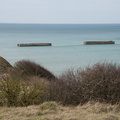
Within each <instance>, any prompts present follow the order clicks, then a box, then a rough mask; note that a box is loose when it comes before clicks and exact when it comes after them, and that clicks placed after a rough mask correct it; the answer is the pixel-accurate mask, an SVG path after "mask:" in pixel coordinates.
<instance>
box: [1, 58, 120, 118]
mask: <svg viewBox="0 0 120 120" xmlns="http://www.w3.org/2000/svg"><path fill="white" fill-rule="evenodd" d="M0 59H2V64H0V69H1V70H0V106H1V108H0V109H1V110H0V111H1V112H0V113H2V114H1V115H0V119H1V120H2V119H5V118H4V116H5V115H4V114H5V111H6V110H7V113H9V114H10V117H11V115H13V116H14V113H11V112H10V111H9V110H10V109H12V110H13V111H14V110H15V109H18V111H19V109H21V110H22V109H23V110H25V109H26V110H27V109H28V108H29V106H31V105H32V106H31V107H30V109H31V108H32V107H33V110H34V109H35V116H36V118H34V119H35V120H37V119H38V118H39V117H41V116H44V112H45V111H48V110H45V111H44V109H48V108H46V107H45V106H43V107H42V108H41V105H44V104H46V103H47V105H48V106H47V107H53V108H54V107H55V109H57V110H54V111H53V110H51V109H50V111H48V113H45V116H46V115H47V116H46V118H44V117H43V118H42V117H41V119H45V120H51V118H52V116H51V118H49V112H50V114H51V115H54V116H56V118H54V119H55V120H62V119H65V120H67V118H68V117H67V116H66V115H63V117H62V116H61V114H64V112H65V114H69V112H70V113H71V116H73V114H76V116H77V117H76V118H69V119H68V120H78V118H81V117H80V115H81V116H82V115H83V116H82V117H84V119H82V120H88V119H87V118H86V116H88V117H89V115H88V114H87V113H89V112H90V113H89V114H91V111H92V115H93V116H94V114H95V116H94V118H95V120H119V117H120V112H119V110H120V65H118V64H114V63H97V64H94V65H93V66H91V67H86V68H84V69H77V70H74V69H69V70H68V71H66V72H64V73H63V74H61V75H60V76H55V75H54V74H52V73H51V72H50V71H48V70H47V69H45V68H44V67H42V66H41V65H39V64H37V63H35V62H32V61H29V60H21V61H18V62H16V63H15V65H14V66H12V65H10V64H9V62H7V61H6V60H5V59H4V58H2V57H1V58H0ZM4 61H5V64H4ZM51 101H54V102H52V105H51ZM58 103H59V104H60V105H58ZM49 104H50V105H49ZM35 105H38V106H35ZM56 106H57V107H56ZM59 106H60V109H59ZM61 106H62V108H61ZM85 106H89V107H86V108H84V107H85ZM7 107H17V108H7ZM21 107H22V108H21ZM38 107H40V109H39V111H38V110H37V109H38ZM44 107H45V108H44ZM96 107H98V108H96ZM104 107H105V108H104ZM106 107H107V108H106ZM78 108H80V109H79V110H80V111H79V110H78ZM109 108H110V109H109ZM62 109H63V111H61V110H62ZM97 109H100V110H97ZM104 109H105V110H104ZM84 110H85V111H84ZM101 110H102V111H103V112H100V111H101ZM68 111H69V112H68ZM97 111H98V112H97ZM116 111H117V112H116ZM36 112H37V113H38V114H37V113H36ZM39 112H40V113H39ZM66 112H67V113H66ZM83 112H84V113H83ZM96 112H97V113H96ZM7 113H6V114H7ZM72 113H73V114H72ZM98 113H100V115H101V116H102V115H103V118H100V116H99V114H98ZM16 114H21V113H19V112H18V113H16ZM27 114H32V113H27ZM33 114H34V112H33ZM55 114H56V115H55ZM97 114H98V115H97ZM104 114H105V116H104ZM3 115H4V116H3ZM39 115H40V116H39ZM59 115H60V116H61V117H60V116H59ZM106 115H107V116H106ZM8 116H9V115H8ZM27 116H29V115H27ZM30 116H32V115H30ZM33 116H34V115H33ZM33 116H32V117H33ZM54 116H53V117H54ZM57 116H59V117H58V118H57ZM69 116H70V114H69ZM74 116H75V115H74ZM14 117H15V116H14ZM21 117H22V116H21ZM105 117H106V118H105ZM109 117H110V118H109ZM98 118H99V119H98ZM17 119H18V118H16V120H17ZM21 119H22V118H21ZM23 119H27V118H23ZM28 119H29V120H30V119H31V120H34V119H32V118H30V117H28ZM10 120H12V118H10ZM89 120H90V119H89ZM91 120H94V119H91Z"/></svg>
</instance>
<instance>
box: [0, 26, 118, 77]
mask: <svg viewBox="0 0 120 120" xmlns="http://www.w3.org/2000/svg"><path fill="white" fill-rule="evenodd" d="M88 40H89V41H101V40H102V41H105V40H113V41H115V43H116V44H113V45H84V44H83V42H84V41H88ZM46 42H49V43H52V46H49V47H17V44H18V43H46ZM0 56H3V57H4V58H5V59H7V60H8V61H9V62H10V63H11V64H12V65H14V63H15V62H17V61H19V60H23V59H27V60H31V61H34V62H36V63H39V64H41V65H42V66H44V67H45V68H47V69H48V70H50V71H51V72H53V73H54V74H57V75H59V74H60V73H61V72H64V71H65V70H67V69H69V68H71V67H72V68H79V67H86V66H88V65H89V66H90V65H93V64H95V63H97V62H105V61H107V62H113V63H118V64H120V24H0Z"/></svg>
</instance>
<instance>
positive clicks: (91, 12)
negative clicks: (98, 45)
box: [0, 0, 120, 24]
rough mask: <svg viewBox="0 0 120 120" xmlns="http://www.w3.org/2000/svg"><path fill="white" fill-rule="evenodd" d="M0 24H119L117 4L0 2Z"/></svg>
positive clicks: (116, 0) (113, 0)
mask: <svg viewBox="0 0 120 120" xmlns="http://www.w3.org/2000/svg"><path fill="white" fill-rule="evenodd" d="M0 23H68V24H70V23H75V24H82V23H120V0H0Z"/></svg>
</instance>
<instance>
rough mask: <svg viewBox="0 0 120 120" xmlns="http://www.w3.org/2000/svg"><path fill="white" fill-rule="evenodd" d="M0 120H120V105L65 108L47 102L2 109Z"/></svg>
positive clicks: (94, 104) (0, 109) (0, 110)
mask: <svg viewBox="0 0 120 120" xmlns="http://www.w3.org/2000/svg"><path fill="white" fill-rule="evenodd" d="M0 120H120V105H113V106H112V105H108V104H101V103H87V104H85V105H83V106H76V107H73V106H66V107H65V106H61V105H59V104H57V103H55V102H45V103H43V104H41V105H38V106H28V107H16V108H15V107H10V108H8V107H0Z"/></svg>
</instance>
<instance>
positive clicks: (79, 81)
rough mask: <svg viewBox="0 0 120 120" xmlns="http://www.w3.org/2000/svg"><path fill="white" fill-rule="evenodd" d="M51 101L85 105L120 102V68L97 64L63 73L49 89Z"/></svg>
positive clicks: (108, 64)
mask: <svg viewBox="0 0 120 120" xmlns="http://www.w3.org/2000/svg"><path fill="white" fill-rule="evenodd" d="M48 96H49V99H50V100H54V101H59V102H61V103H63V104H65V105H66V104H72V105H77V104H84V103H86V102H88V101H97V102H104V103H110V104H116V103H119V102H120V66H119V65H116V64H112V63H97V64H95V65H93V66H92V67H86V68H85V69H78V70H76V71H74V70H73V69H71V70H68V71H67V72H66V73H63V74H62V75H61V76H59V77H58V79H57V80H56V81H54V82H51V83H50V85H49V87H48Z"/></svg>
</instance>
